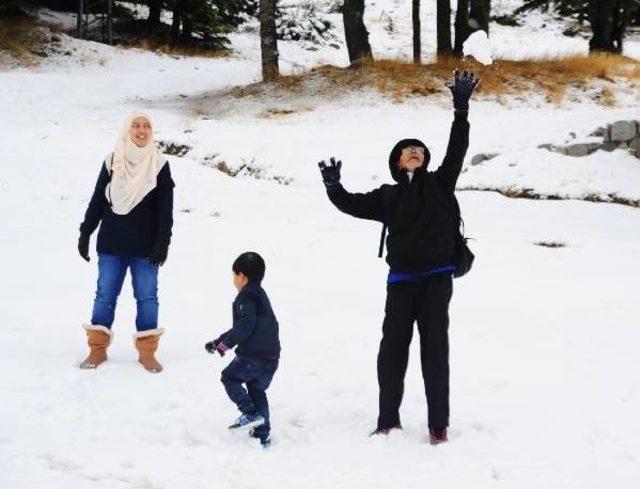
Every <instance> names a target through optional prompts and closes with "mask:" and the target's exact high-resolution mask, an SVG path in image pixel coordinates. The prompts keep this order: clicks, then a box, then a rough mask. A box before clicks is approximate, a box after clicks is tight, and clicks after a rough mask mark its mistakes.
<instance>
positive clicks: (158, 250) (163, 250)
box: [149, 239, 169, 267]
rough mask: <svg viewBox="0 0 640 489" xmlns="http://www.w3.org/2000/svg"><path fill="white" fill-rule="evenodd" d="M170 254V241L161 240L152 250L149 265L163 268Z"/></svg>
mask: <svg viewBox="0 0 640 489" xmlns="http://www.w3.org/2000/svg"><path fill="white" fill-rule="evenodd" d="M168 254H169V241H167V240H166V239H159V240H158V241H156V244H154V245H153V248H152V249H151V254H150V255H149V263H151V264H152V265H153V266H156V267H161V266H162V265H164V262H165V261H167V255H168Z"/></svg>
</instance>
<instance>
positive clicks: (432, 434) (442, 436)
mask: <svg viewBox="0 0 640 489" xmlns="http://www.w3.org/2000/svg"><path fill="white" fill-rule="evenodd" d="M447 441H449V438H447V429H446V428H442V429H441V430H429V442H430V443H431V444H432V445H439V444H440V443H445V442H447Z"/></svg>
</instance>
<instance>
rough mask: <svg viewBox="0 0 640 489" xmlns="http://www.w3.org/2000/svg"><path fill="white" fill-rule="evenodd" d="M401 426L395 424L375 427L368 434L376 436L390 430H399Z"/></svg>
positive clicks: (385, 433) (386, 433)
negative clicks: (387, 426)
mask: <svg viewBox="0 0 640 489" xmlns="http://www.w3.org/2000/svg"><path fill="white" fill-rule="evenodd" d="M401 429H402V426H400V425H399V424H398V425H395V426H391V427H390V428H380V427H378V428H376V429H375V430H373V431H372V432H371V433H370V434H369V436H376V435H388V434H389V433H391V430H401Z"/></svg>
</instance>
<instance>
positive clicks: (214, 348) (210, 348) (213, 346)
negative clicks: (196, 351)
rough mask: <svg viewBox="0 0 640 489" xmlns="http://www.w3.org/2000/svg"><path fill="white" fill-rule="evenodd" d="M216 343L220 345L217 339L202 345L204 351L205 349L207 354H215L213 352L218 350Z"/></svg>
mask: <svg viewBox="0 0 640 489" xmlns="http://www.w3.org/2000/svg"><path fill="white" fill-rule="evenodd" d="M218 343H220V340H219V339H217V340H212V341H209V342H207V343H206V344H205V345H204V349H205V350H207V352H209V353H211V354H213V353H215V352H216V351H217V349H218Z"/></svg>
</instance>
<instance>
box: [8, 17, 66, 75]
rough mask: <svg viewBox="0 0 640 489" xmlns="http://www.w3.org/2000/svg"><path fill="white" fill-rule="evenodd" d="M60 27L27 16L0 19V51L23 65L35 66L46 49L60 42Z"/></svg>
mask: <svg viewBox="0 0 640 489" xmlns="http://www.w3.org/2000/svg"><path fill="white" fill-rule="evenodd" d="M60 32H64V30H63V28H62V26H58V25H52V24H46V23H42V22H38V21H37V20H35V19H33V18H31V17H27V16H11V17H6V18H0V51H4V52H5V53H8V54H9V55H10V56H12V57H14V58H16V59H17V60H19V61H20V62H21V63H22V64H24V65H36V64H38V62H39V60H40V59H41V58H43V57H46V56H47V55H48V54H47V48H48V47H50V46H51V45H53V44H55V43H59V42H60V36H59V35H58V34H59V33H60Z"/></svg>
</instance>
